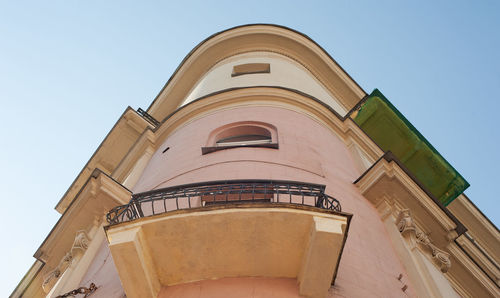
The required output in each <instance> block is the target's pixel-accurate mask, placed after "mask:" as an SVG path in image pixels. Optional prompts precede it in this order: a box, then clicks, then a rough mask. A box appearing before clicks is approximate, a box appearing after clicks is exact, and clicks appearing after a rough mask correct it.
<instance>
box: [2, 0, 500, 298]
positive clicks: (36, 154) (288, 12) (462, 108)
mask: <svg viewBox="0 0 500 298" xmlns="http://www.w3.org/2000/svg"><path fill="white" fill-rule="evenodd" d="M0 1H1V0H0ZM163 2H166V1H163ZM247 23H275V24H280V25H285V26H288V27H291V28H293V29H296V30H298V31H300V32H303V33H305V34H307V35H308V36H309V37H311V38H312V39H313V40H315V41H316V42H317V43H319V44H320V45H321V46H322V47H323V48H324V49H325V50H326V51H327V52H329V53H330V54H331V56H332V57H333V58H334V59H336V60H337V62H338V63H339V64H340V65H342V67H344V69H345V70H346V71H347V72H348V73H349V74H350V75H351V76H352V77H353V78H354V79H355V80H356V81H357V82H358V83H359V84H360V85H361V86H362V87H363V88H364V89H365V90H366V91H367V92H371V90H373V89H374V88H379V89H380V90H381V91H382V92H383V93H384V94H385V95H386V96H387V98H389V100H391V102H392V103H393V104H394V105H395V106H396V107H397V108H398V109H399V110H400V111H401V112H402V113H403V114H404V115H405V116H406V117H407V118H408V119H409V120H410V121H411V122H412V123H413V124H414V125H415V127H417V129H418V130H419V131H420V132H421V133H422V134H423V135H424V136H425V137H426V138H427V139H428V140H429V141H430V142H431V143H432V144H433V145H434V147H436V149H437V150H438V151H440V152H441V154H442V155H443V156H444V157H445V158H446V159H447V160H448V161H449V162H450V163H451V164H452V165H453V166H454V167H455V168H456V169H457V170H458V171H459V172H460V173H461V174H462V175H463V176H464V177H465V178H466V179H467V180H468V181H469V183H470V184H471V187H470V188H469V189H468V190H467V191H466V194H467V195H468V196H469V197H470V198H471V200H472V201H473V202H474V203H475V204H477V206H479V207H480V208H481V210H482V211H483V212H484V213H485V214H486V215H487V216H489V217H490V219H491V220H492V221H493V222H494V223H496V224H497V225H498V224H499V223H500V214H499V207H498V205H497V204H498V203H496V202H495V201H497V202H498V186H497V183H499V181H498V180H499V178H500V175H499V174H498V173H499V170H498V168H499V166H500V159H499V152H500V148H499V147H500V141H499V137H500V133H499V132H498V121H499V116H498V113H499V111H500V103H499V102H500V100H499V99H498V96H499V95H498V94H499V87H500V33H499V32H500V2H498V1H428V2H426V3H423V2H422V1H366V2H362V1H356V3H354V1H347V0H344V1H323V2H321V1H318V2H314V1H309V2H308V1H296V2H293V1H234V0H233V1H200V2H189V1H182V2H181V1H176V2H175V3H173V4H165V3H163V4H160V3H155V2H150V1H69V0H64V1H54V2H50V3H49V2H47V1H33V2H28V1H9V2H0V102H1V107H2V111H3V113H2V116H1V117H0V122H1V123H0V140H1V142H2V143H1V147H0V148H1V154H0V166H1V169H2V170H1V171H0V187H1V194H0V198H1V200H2V211H3V212H2V215H1V216H0V218H1V224H2V226H3V227H4V234H3V237H2V238H3V245H2V246H1V247H0V256H1V258H2V259H1V264H2V266H1V272H0V274H1V275H0V280H1V281H2V282H1V284H2V287H0V296H2V297H3V296H7V295H8V294H10V293H11V291H12V290H13V289H14V287H15V286H16V284H17V282H19V281H20V279H21V278H22V276H23V275H24V274H25V273H26V271H27V270H28V268H29V267H30V266H31V264H32V263H33V261H34V259H33V258H32V255H33V253H34V252H35V250H36V249H37V248H38V246H39V245H40V244H41V242H42V241H43V239H44V238H45V237H46V235H47V234H48V232H49V231H50V229H51V228H52V226H53V225H54V223H55V222H56V221H57V219H58V217H59V215H58V213H57V212H56V211H55V210H54V209H53V207H54V206H55V205H56V203H57V202H58V200H59V199H60V198H61V196H62V195H63V194H64V192H65V191H66V190H67V188H68V187H69V185H70V184H71V182H72V181H73V179H74V178H75V177H76V175H77V174H78V173H79V172H80V170H81V169H82V167H83V166H84V165H85V163H86V162H87V160H88V159H89V158H90V156H91V155H92V153H93V152H94V150H95V149H96V148H97V146H98V145H99V144H100V142H101V141H102V139H103V138H104V136H105V135H106V134H107V132H108V131H109V130H110V129H111V127H112V126H113V124H114V123H115V121H116V120H117V119H118V117H119V116H120V115H121V113H122V112H123V111H124V110H125V108H126V107H127V106H129V105H130V106H131V107H133V108H138V107H142V108H147V107H148V106H149V104H150V103H151V101H152V100H153V99H154V97H155V96H156V94H157V93H158V92H159V91H160V89H161V88H162V86H163V85H164V83H165V82H166V81H167V80H168V78H169V77H170V75H171V74H172V72H173V71H174V70H175V68H176V67H177V66H178V64H179V63H180V62H181V60H182V59H183V58H184V56H185V55H186V54H187V53H188V52H189V51H190V50H191V49H192V48H193V47H194V46H196V44H197V43H199V42H200V41H202V40H203V39H205V38H206V37H208V36H209V35H211V34H213V33H215V32H218V31H220V30H224V29H227V28H229V27H233V26H236V25H241V24H247Z"/></svg>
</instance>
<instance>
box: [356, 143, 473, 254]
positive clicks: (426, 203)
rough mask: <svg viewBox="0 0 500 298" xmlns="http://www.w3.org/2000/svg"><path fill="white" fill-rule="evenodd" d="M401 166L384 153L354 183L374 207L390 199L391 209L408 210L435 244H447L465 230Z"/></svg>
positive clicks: (388, 154) (393, 158)
mask: <svg viewBox="0 0 500 298" xmlns="http://www.w3.org/2000/svg"><path fill="white" fill-rule="evenodd" d="M402 167H403V166H402V165H401V164H400V163H398V162H397V161H396V160H395V157H394V156H391V154H390V153H386V154H384V156H383V157H381V158H380V159H379V160H378V161H377V162H376V163H375V164H374V165H373V166H372V167H371V168H370V169H368V170H367V171H366V172H365V173H364V174H363V175H362V176H361V177H360V178H358V179H357V180H356V181H355V182H354V184H356V185H357V186H358V187H359V189H360V191H361V193H362V194H363V195H364V196H365V197H366V198H367V199H368V200H369V201H370V202H371V203H372V204H373V205H374V206H378V205H379V204H380V203H381V202H382V201H383V200H389V201H390V202H391V203H390V205H394V208H397V209H400V210H402V209H410V210H411V211H412V213H413V215H414V218H415V221H416V222H418V223H419V226H421V227H422V228H423V229H424V232H425V233H426V234H432V235H433V238H434V239H435V240H434V241H436V243H438V245H440V246H443V245H446V243H447V242H448V241H451V240H453V239H454V238H455V237H456V236H457V235H458V234H461V233H462V232H463V231H464V228H463V225H462V224H461V223H460V222H459V221H458V220H457V219H456V218H454V216H453V215H452V214H451V213H450V212H449V211H448V210H446V208H444V206H442V204H440V203H439V201H437V200H436V199H435V198H432V197H430V196H429V195H428V193H426V192H425V191H424V190H423V189H422V188H421V186H419V185H418V184H417V183H416V182H415V179H412V178H411V177H410V176H409V173H408V172H407V171H405V169H404V168H402ZM438 235H439V236H438Z"/></svg>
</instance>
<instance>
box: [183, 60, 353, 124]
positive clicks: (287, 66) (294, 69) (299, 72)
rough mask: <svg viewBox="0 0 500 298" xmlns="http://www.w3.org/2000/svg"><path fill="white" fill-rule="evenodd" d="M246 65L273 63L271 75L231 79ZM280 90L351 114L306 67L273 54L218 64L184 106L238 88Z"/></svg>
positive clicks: (189, 96) (254, 75) (342, 113)
mask: <svg viewBox="0 0 500 298" xmlns="http://www.w3.org/2000/svg"><path fill="white" fill-rule="evenodd" d="M246 63H269V64H270V65H271V72H270V73H267V74H266V73H264V74H247V75H240V76H236V77H231V73H232V70H233V66H235V65H239V64H246ZM248 86H280V87H286V88H291V89H296V90H299V91H302V92H304V93H306V94H309V95H312V96H313V97H316V98H317V99H319V100H321V101H323V102H324V103H326V104H328V105H329V106H330V107H332V108H333V109H334V110H335V111H336V112H337V113H339V114H340V115H342V116H344V115H345V114H346V113H347V112H348V110H347V109H346V108H345V107H344V106H343V105H342V104H341V103H340V102H339V101H338V100H337V99H336V98H335V97H334V96H333V95H332V94H330V93H329V92H328V91H327V90H326V89H325V88H324V86H323V85H322V84H321V83H320V82H319V81H318V80H317V79H316V78H315V77H314V76H313V75H312V74H311V73H310V72H309V71H308V70H307V69H306V68H305V67H304V66H302V65H300V64H299V63H297V62H296V61H294V60H292V59H290V58H287V57H285V56H283V55H279V54H276V53H271V52H251V53H245V54H240V55H236V56H233V57H230V58H227V59H225V60H223V61H221V62H219V63H217V64H216V65H215V66H214V67H212V69H210V71H209V72H207V73H206V74H205V76H203V77H202V79H201V80H200V81H199V82H198V83H197V84H196V85H195V87H194V88H193V89H192V91H191V92H190V93H189V95H188V96H187V98H186V100H185V101H184V102H183V104H182V105H185V104H187V103H189V102H191V101H193V100H195V99H197V98H199V97H202V96H204V95H207V94H210V93H213V92H216V91H220V90H224V89H229V88H235V87H248Z"/></svg>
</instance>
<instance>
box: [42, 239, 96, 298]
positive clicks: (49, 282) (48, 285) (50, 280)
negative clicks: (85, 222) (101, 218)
mask: <svg viewBox="0 0 500 298" xmlns="http://www.w3.org/2000/svg"><path fill="white" fill-rule="evenodd" d="M88 246H89V239H88V237H87V234H86V233H85V231H78V232H77V233H76V236H75V240H74V241H73V245H72V246H71V249H70V250H69V251H68V252H66V254H65V255H64V257H62V259H61V261H59V264H58V265H57V266H56V268H54V269H53V270H52V271H50V272H49V273H47V274H46V275H45V277H44V279H43V283H42V288H43V290H44V291H45V293H48V292H49V291H50V290H51V289H52V287H53V286H54V285H55V284H56V282H57V280H58V279H59V277H61V275H62V274H63V273H64V271H66V269H68V267H69V266H70V265H71V263H72V262H73V259H75V258H77V257H80V256H82V255H83V253H84V252H85V251H86V250H87V248H88Z"/></svg>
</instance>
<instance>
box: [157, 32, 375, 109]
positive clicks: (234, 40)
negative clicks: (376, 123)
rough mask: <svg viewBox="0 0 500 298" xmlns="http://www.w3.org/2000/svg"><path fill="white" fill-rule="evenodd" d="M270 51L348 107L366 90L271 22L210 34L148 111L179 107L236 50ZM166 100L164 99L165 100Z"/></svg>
mask: <svg viewBox="0 0 500 298" xmlns="http://www.w3.org/2000/svg"><path fill="white" fill-rule="evenodd" d="M251 51H270V52H276V53H280V54H282V55H284V56H287V57H289V58H291V59H294V60H295V61H298V62H299V63H300V64H302V65H304V66H305V67H306V68H307V69H308V70H310V71H311V73H312V74H313V76H315V77H316V78H317V79H318V80H319V81H320V82H321V83H322V84H323V85H324V86H325V88H326V89H327V90H329V92H330V93H332V94H333V95H334V96H335V97H336V98H339V99H340V100H341V101H343V103H342V104H343V105H344V106H345V107H346V108H347V109H350V108H351V107H353V106H354V105H356V103H358V101H359V100H360V99H361V98H363V97H364V96H365V95H366V93H365V92H364V91H363V90H362V89H361V88H360V87H359V85H357V84H356V82H355V81H354V80H353V79H352V78H351V77H350V76H349V75H348V74H347V73H346V72H345V71H344V70H343V69H342V68H341V67H340V66H339V65H338V64H337V63H336V62H335V61H334V60H333V59H332V58H331V57H330V56H329V55H328V54H327V53H326V52H325V51H324V50H323V49H322V48H321V47H319V46H318V45H317V44H316V43H315V42H313V41H312V40H311V39H310V38H308V37H307V36H305V35H303V34H300V33H298V32H297V31H293V30H291V29H288V28H285V27H280V26H274V25H264V24H255V25H246V26H240V27H235V28H232V29H229V30H226V31H222V32H220V33H217V34H214V35H212V36H211V37H209V38H207V39H206V40H204V41H203V42H201V43H200V44H199V45H198V46H197V47H195V48H194V49H193V50H192V51H191V52H190V53H189V54H188V55H187V56H186V58H185V59H184V60H183V61H182V62H181V64H180V65H179V67H178V68H177V70H176V71H175V72H174V74H173V75H172V77H171V78H170V79H169V80H168V82H167V83H166V85H165V86H164V87H163V89H162V90H161V91H160V93H159V94H158V96H157V97H156V98H155V100H154V101H153V103H152V104H151V106H150V107H149V108H148V113H149V114H151V115H152V116H154V117H155V118H157V119H164V118H165V117H166V116H167V115H168V114H169V113H171V112H173V111H174V110H175V109H176V108H178V107H179V106H180V104H181V103H182V102H183V100H184V99H185V98H186V96H187V94H188V93H189V91H190V90H191V89H192V88H193V86H194V85H195V84H196V83H197V82H198V80H199V79H200V78H201V77H203V75H204V74H205V73H206V72H208V71H209V69H210V68H211V67H212V66H213V65H214V63H215V62H218V61H221V60H223V59H225V58H227V57H231V56H234V55H237V54H240V53H246V52H251ZM167 99H168V100H167Z"/></svg>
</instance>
